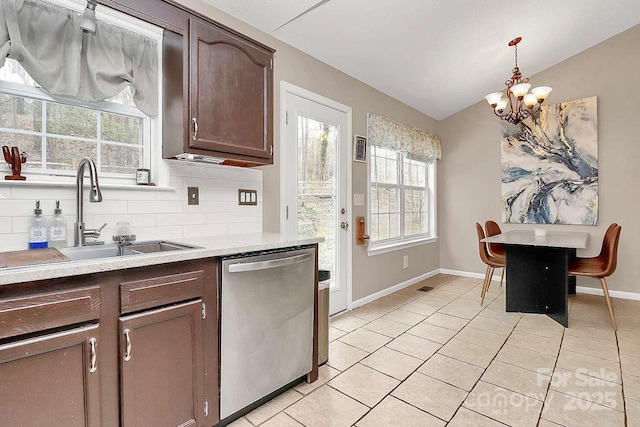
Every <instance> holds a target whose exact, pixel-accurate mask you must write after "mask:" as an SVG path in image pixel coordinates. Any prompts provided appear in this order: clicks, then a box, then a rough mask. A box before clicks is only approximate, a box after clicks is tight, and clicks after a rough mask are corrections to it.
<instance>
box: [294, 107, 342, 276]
mask: <svg viewBox="0 0 640 427" xmlns="http://www.w3.org/2000/svg"><path fill="white" fill-rule="evenodd" d="M337 141H338V128H337V127H336V126H335V125H331V124H328V123H323V122H320V121H317V120H314V119H312V118H308V117H304V116H298V168H297V170H298V235H299V236H301V237H317V236H322V237H324V239H325V241H324V242H323V243H321V244H320V245H318V262H319V266H320V268H321V269H323V270H329V271H331V277H332V278H335V273H336V271H335V266H336V257H337V254H336V239H337V235H336V233H337V230H338V228H339V226H338V224H337V217H336V212H337V206H336V198H337V194H336V170H335V168H336V148H337ZM335 283H336V282H335V280H332V285H333V284H335Z"/></svg>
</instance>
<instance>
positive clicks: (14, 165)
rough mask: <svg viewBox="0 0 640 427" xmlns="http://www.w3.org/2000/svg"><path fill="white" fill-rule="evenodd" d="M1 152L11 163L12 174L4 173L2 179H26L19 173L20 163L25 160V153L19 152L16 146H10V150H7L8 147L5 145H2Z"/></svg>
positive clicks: (20, 169)
mask: <svg viewBox="0 0 640 427" xmlns="http://www.w3.org/2000/svg"><path fill="white" fill-rule="evenodd" d="M2 154H4V160H5V161H6V162H7V163H9V164H10V165H11V173H12V175H6V176H5V177H4V179H6V180H7V181H24V180H25V179H27V178H26V177H24V176H22V175H20V172H21V171H22V163H24V162H26V161H27V154H26V153H20V151H19V150H18V147H11V152H9V147H7V146H6V145H3V146H2Z"/></svg>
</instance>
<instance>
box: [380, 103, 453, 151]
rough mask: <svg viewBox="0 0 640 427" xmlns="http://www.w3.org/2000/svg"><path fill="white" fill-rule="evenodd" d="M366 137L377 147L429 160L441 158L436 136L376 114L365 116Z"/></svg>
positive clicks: (438, 140)
mask: <svg viewBox="0 0 640 427" xmlns="http://www.w3.org/2000/svg"><path fill="white" fill-rule="evenodd" d="M367 137H368V138H369V144H371V145H375V146H378V147H385V148H390V149H392V150H396V151H400V152H403V153H411V154H415V155H420V156H424V157H426V158H429V159H440V158H442V148H441V146H440V137H439V136H438V135H435V134H433V133H431V132H427V131H426V130H423V129H418V128H415V127H413V126H407V125H403V124H402V123H398V122H396V121H393V120H391V119H387V118H386V117H382V116H378V115H377V114H373V113H368V114H367Z"/></svg>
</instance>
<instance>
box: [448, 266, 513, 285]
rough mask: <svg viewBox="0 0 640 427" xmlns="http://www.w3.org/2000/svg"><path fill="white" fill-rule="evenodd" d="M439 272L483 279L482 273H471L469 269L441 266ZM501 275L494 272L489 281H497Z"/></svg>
mask: <svg viewBox="0 0 640 427" xmlns="http://www.w3.org/2000/svg"><path fill="white" fill-rule="evenodd" d="M439 272H440V274H452V275H454V276H462V277H471V278H473V279H484V274H482V273H471V272H469V271H460V270H449V269H447V268H441V269H440V270H439ZM501 276H502V272H500V274H494V275H493V276H491V281H493V282H499V281H500V277H501Z"/></svg>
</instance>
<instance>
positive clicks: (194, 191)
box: [187, 187, 200, 205]
mask: <svg viewBox="0 0 640 427" xmlns="http://www.w3.org/2000/svg"><path fill="white" fill-rule="evenodd" d="M187 204H188V205H199V204H200V196H199V195H198V187H187Z"/></svg>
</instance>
